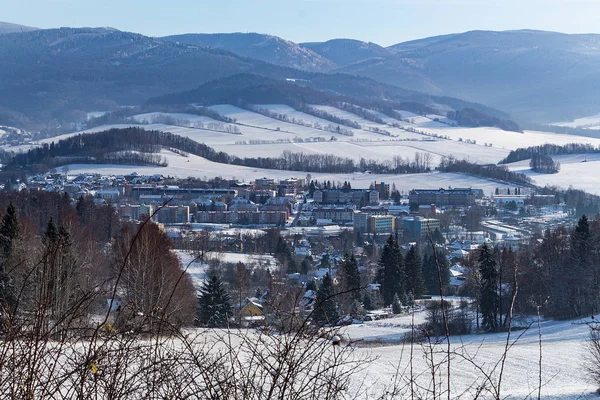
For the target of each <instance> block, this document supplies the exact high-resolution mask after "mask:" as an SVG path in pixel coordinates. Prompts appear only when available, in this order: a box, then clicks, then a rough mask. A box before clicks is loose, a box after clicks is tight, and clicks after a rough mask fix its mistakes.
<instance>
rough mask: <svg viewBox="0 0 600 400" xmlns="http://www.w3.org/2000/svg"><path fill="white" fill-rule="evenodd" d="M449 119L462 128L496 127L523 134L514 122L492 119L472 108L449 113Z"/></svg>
mask: <svg viewBox="0 0 600 400" xmlns="http://www.w3.org/2000/svg"><path fill="white" fill-rule="evenodd" d="M447 117H448V119H452V120H454V121H456V122H457V123H458V124H459V125H461V126H467V127H473V128H475V127H479V126H495V127H497V128H500V129H502V130H504V131H512V132H521V133H523V130H522V129H521V127H520V126H519V125H518V124H517V123H516V122H514V121H511V120H508V119H502V118H498V117H492V116H490V115H488V114H485V113H482V112H481V111H477V110H474V109H472V108H463V109H462V110H459V111H448V113H447Z"/></svg>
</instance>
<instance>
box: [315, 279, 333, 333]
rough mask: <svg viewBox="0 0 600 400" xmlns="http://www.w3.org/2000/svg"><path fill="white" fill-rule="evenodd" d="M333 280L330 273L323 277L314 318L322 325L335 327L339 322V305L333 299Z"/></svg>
mask: <svg viewBox="0 0 600 400" xmlns="http://www.w3.org/2000/svg"><path fill="white" fill-rule="evenodd" d="M333 294H334V293H333V280H332V279H331V276H329V272H328V273H326V274H325V276H324V277H323V282H321V285H320V286H319V289H318V290H317V298H316V301H315V311H314V316H313V318H314V319H315V321H316V322H317V323H319V324H320V325H325V324H328V325H334V324H335V323H336V322H337V321H338V320H339V314H338V310H337V304H336V301H335V298H334V297H333Z"/></svg>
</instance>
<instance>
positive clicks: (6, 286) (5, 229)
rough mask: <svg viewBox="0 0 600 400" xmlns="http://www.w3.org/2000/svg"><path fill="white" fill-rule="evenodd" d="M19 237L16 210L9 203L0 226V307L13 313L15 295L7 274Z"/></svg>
mask: <svg viewBox="0 0 600 400" xmlns="http://www.w3.org/2000/svg"><path fill="white" fill-rule="evenodd" d="M18 236H19V222H18V220H17V210H16V208H15V206H14V204H13V203H12V202H11V203H10V204H9V205H8V207H7V209H6V214H4V216H3V217H2V223H1V224H0V257H1V258H0V305H1V306H2V307H6V308H8V309H9V310H12V311H14V308H15V306H16V302H17V300H16V293H14V288H13V282H12V279H11V277H10V276H9V274H8V272H7V271H8V270H9V268H10V267H9V265H8V264H9V263H10V261H11V258H12V256H13V250H14V246H15V242H16V240H17V238H18Z"/></svg>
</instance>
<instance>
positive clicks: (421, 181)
mask: <svg viewBox="0 0 600 400" xmlns="http://www.w3.org/2000/svg"><path fill="white" fill-rule="evenodd" d="M160 154H161V155H162V156H164V157H165V158H166V159H167V161H168V163H169V165H168V167H154V166H146V167H142V166H133V165H131V166H128V165H110V164H71V165H69V171H70V173H73V174H76V173H79V172H87V173H99V174H117V175H125V174H130V173H132V172H137V173H138V174H141V175H152V174H162V175H165V176H176V177H181V178H186V177H188V176H193V177H199V178H213V177H222V178H229V179H238V180H244V181H250V180H253V179H256V178H262V177H267V178H276V179H282V178H289V177H302V178H304V177H306V175H307V173H306V172H296V171H280V170H268V169H260V168H249V167H240V166H237V165H229V164H219V163H214V162H211V161H208V160H206V159H204V158H201V157H197V156H194V155H191V154H190V155H189V156H188V157H184V156H181V155H179V154H175V153H173V152H171V151H168V150H163V151H162V152H161V153H160ZM310 175H311V176H312V178H313V179H319V180H331V181H334V182H338V181H339V182H344V181H349V182H350V183H351V184H352V187H354V188H364V189H366V188H368V187H369V185H370V184H371V183H372V182H374V181H377V182H382V181H383V182H386V183H389V184H390V185H391V184H395V185H396V187H397V189H398V190H399V191H403V192H408V191H409V190H410V189H414V188H424V189H428V188H431V189H438V188H441V187H448V185H452V186H455V187H476V188H481V189H483V190H484V192H485V193H491V192H492V191H493V190H494V189H495V188H496V187H501V188H503V187H510V186H507V185H502V184H499V183H497V182H492V181H489V180H486V179H481V178H476V177H472V176H468V175H463V174H446V173H439V172H433V173H429V174H404V175H384V174H365V173H353V174H323V173H311V174H310Z"/></svg>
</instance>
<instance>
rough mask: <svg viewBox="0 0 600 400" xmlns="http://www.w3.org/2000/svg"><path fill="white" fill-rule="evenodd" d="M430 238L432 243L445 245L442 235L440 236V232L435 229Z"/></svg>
mask: <svg viewBox="0 0 600 400" xmlns="http://www.w3.org/2000/svg"><path fill="white" fill-rule="evenodd" d="M431 238H432V239H433V241H434V243H438V244H444V243H446V238H445V237H444V235H442V232H440V230H439V229H438V228H435V231H433V234H432V235H431Z"/></svg>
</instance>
